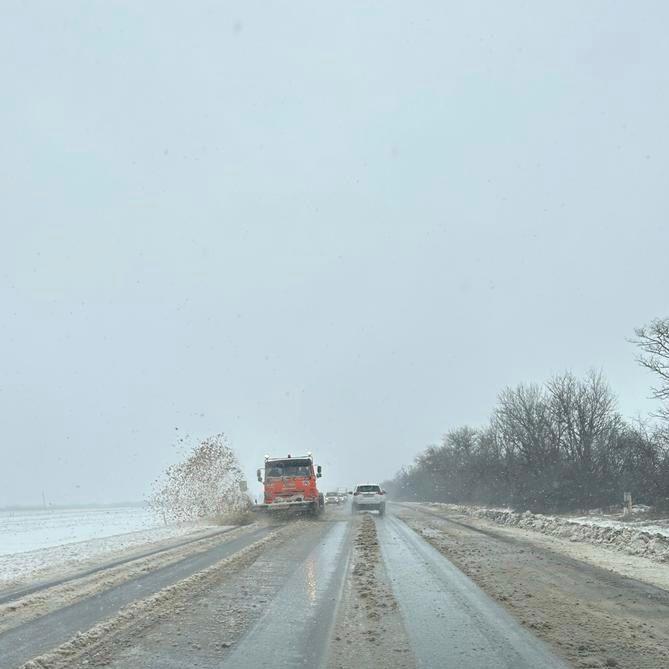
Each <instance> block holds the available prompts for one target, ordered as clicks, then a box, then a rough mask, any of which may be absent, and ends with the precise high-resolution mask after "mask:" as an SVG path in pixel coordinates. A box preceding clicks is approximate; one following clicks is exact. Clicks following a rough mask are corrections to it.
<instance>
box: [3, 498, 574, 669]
mask: <svg viewBox="0 0 669 669" xmlns="http://www.w3.org/2000/svg"><path fill="white" fill-rule="evenodd" d="M373 515H374V519H375V522H376V525H377V533H378V540H379V543H380V547H381V555H382V558H383V562H384V565H385V569H386V572H387V574H388V578H389V580H390V583H391V586H392V589H393V593H394V595H395V598H396V599H397V602H398V605H399V610H400V614H401V618H402V622H403V625H404V627H405V629H406V632H407V635H408V638H409V642H410V646H411V651H412V653H413V656H414V659H415V663H416V666H418V667H426V668H427V667H430V668H431V667H435V668H436V667H439V668H442V667H443V668H444V669H448V668H450V667H452V668H454V669H455V668H457V669H492V668H499V669H505V668H506V669H512V668H513V669H529V668H535V667H542V668H546V669H558V668H561V669H564V668H565V667H566V665H565V664H564V663H563V662H562V661H561V660H559V659H558V658H557V657H556V656H555V655H554V654H552V652H551V651H550V649H549V648H548V647H547V646H546V645H545V644H544V643H543V642H541V641H540V640H538V639H537V638H536V637H534V636H533V635H532V634H531V633H530V632H528V631H527V630H526V629H525V628H523V627H522V626H521V625H520V624H519V623H518V622H516V620H514V619H513V618H512V617H511V616H510V614H508V613H507V612H506V611H505V610H504V609H503V608H501V607H500V606H499V605H498V604H497V603H496V602H494V601H493V600H492V599H491V598H490V597H488V596H487V595H486V594H485V593H484V592H483V591H482V590H481V589H480V588H479V587H478V586H477V585H475V584H474V582H473V581H471V579H469V578H468V577H467V576H465V575H464V574H463V573H462V572H461V571H459V570H458V569H457V568H456V567H455V566H454V565H453V564H452V563H451V562H449V561H448V560H447V559H446V558H445V557H444V556H443V555H442V554H441V553H439V552H438V551H437V550H435V549H434V548H433V547H432V546H431V545H430V544H428V543H427V542H426V541H425V540H424V539H423V538H422V537H420V536H419V535H418V534H416V533H415V532H413V531H412V530H411V529H409V528H408V527H407V526H406V525H405V524H404V523H403V522H402V521H400V520H399V519H397V518H395V517H394V516H393V515H392V513H391V512H389V513H388V515H386V516H385V517H378V516H377V515H376V514H373ZM326 518H329V520H330V522H322V523H318V524H315V525H314V527H313V529H311V530H309V532H307V535H305V537H304V539H305V545H304V546H301V547H300V550H299V551H296V550H293V551H292V552H290V553H288V552H285V551H284V552H283V553H282V552H281V551H277V552H276V556H275V557H273V555H271V554H269V555H265V554H264V555H263V556H262V558H261V560H260V561H261V562H263V563H265V566H264V567H263V570H264V572H265V573H267V574H269V575H270V579H271V575H272V573H273V566H272V561H273V560H274V561H275V563H276V577H277V579H281V580H278V582H276V583H275V584H274V587H273V588H272V589H271V592H270V591H269V590H268V591H267V597H268V600H267V602H266V604H265V605H263V607H262V610H261V611H260V612H258V613H257V614H255V617H254V618H253V619H249V622H248V627H247V628H245V629H244V630H242V631H241V634H240V636H239V637H238V638H237V639H236V640H235V642H234V644H233V645H232V647H231V648H230V649H229V651H227V652H226V653H225V655H224V656H223V657H220V656H219V657H217V658H215V657H214V656H211V658H206V657H204V656H199V657H196V654H193V653H186V654H182V653H177V655H178V657H177V656H176V655H175V654H174V653H173V652H172V650H171V649H170V648H169V647H163V644H162V643H157V644H154V645H153V646H150V644H149V642H148V641H147V640H146V639H145V640H144V641H142V640H141V639H140V640H138V641H137V648H136V649H135V650H132V651H127V652H126V653H125V659H122V658H120V657H119V661H118V662H115V661H114V660H112V661H111V663H110V666H112V667H117V666H118V667H125V666H132V667H133V668H136V669H149V668H151V669H153V667H167V666H169V667H183V668H184V669H185V668H186V667H188V668H189V669H190V668H192V667H193V666H195V665H197V666H198V667H205V668H206V669H214V668H216V669H219V668H223V669H228V668H229V669H233V668H234V669H247V668H248V669H250V668H251V667H253V668H254V669H255V668H257V667H262V666H272V667H277V668H286V669H289V668H298V667H299V668H302V669H303V668H305V667H307V668H309V669H317V668H319V667H324V666H325V664H326V663H327V662H328V653H329V650H330V648H331V647H332V644H331V643H330V641H331V635H332V631H333V629H334V624H335V620H336V616H337V612H338V604H339V602H340V600H341V592H342V589H343V585H344V582H345V579H346V577H347V572H348V564H349V560H350V555H351V549H352V538H353V537H352V534H353V531H352V529H353V528H352V526H351V523H350V522H348V520H349V519H350V515H348V510H347V509H337V510H331V511H328V512H327V513H326ZM261 536H262V531H261V530H258V531H257V532H256V533H254V534H253V535H249V536H248V537H245V538H244V540H243V541H242V540H241V539H240V540H239V541H240V542H241V543H240V544H239V546H238V547H237V548H236V549H237V550H239V549H240V548H241V547H243V546H242V543H244V544H247V543H250V541H251V538H253V540H257V539H258V538H260V537H261ZM236 543H238V542H228V543H226V544H222V545H221V547H217V549H215V550H214V551H210V552H207V553H204V554H203V555H201V556H198V559H199V560H200V561H201V562H202V566H201V567H200V568H204V567H206V566H208V565H209V564H213V563H214V562H215V561H217V560H218V559H220V558H221V555H222V553H221V552H222V551H224V552H225V554H226V555H229V554H232V552H233V551H234V549H235V546H236ZM223 546H227V548H225V549H224V548H223ZM196 566H197V565H196V563H195V562H192V561H191V562H190V563H189V567H188V569H187V570H185V571H184V576H185V575H189V574H190V573H194V571H193V569H194V568H195V567H196ZM165 569H168V570H169V568H165ZM160 571H165V570H159V571H158V572H152V573H151V574H147V575H145V576H143V577H141V578H140V579H137V580H135V581H131V582H129V583H127V584H124V585H123V586H119V587H118V588H112V589H111V590H109V591H105V592H102V593H99V594H98V595H96V596H95V597H92V598H90V599H88V600H85V601H83V602H80V603H78V604H74V605H72V606H70V607H67V608H65V609H62V610H60V611H57V612H54V613H52V614H48V615H47V616H44V617H43V618H40V619H38V620H36V621H34V622H32V623H28V624H27V625H24V626H22V627H20V628H17V629H16V630H10V631H9V632H6V633H5V634H2V635H0V658H1V659H0V667H2V669H12V668H13V667H17V666H19V665H20V664H21V663H22V662H24V661H25V660H27V659H30V658H31V657H33V656H34V655H37V654H38V653H39V652H44V651H45V650H47V649H49V648H52V647H54V646H55V645H57V644H58V643H62V642H63V641H65V640H66V639H67V638H69V637H70V636H72V635H73V634H74V633H76V631H77V630H79V629H86V628H87V627H90V626H91V625H92V624H93V623H94V622H97V621H98V620H100V619H103V618H105V617H107V616H109V615H111V614H113V613H114V612H115V611H116V610H118V609H119V608H120V607H122V606H123V605H125V604H127V603H128V602H130V601H133V599H137V598H141V597H145V596H147V595H148V594H150V593H151V592H155V591H156V590H157V589H159V587H164V586H161V583H165V584H166V583H168V582H174V578H175V576H176V574H175V573H174V572H172V573H170V574H169V575H168V574H163V577H162V578H161V577H160V574H159V572H160ZM184 623H186V620H183V621H182V624H181V631H182V632H183V633H184V634H185V635H186V636H188V628H187V627H186V628H184ZM194 633H195V630H194ZM210 633H211V632H208V634H210ZM142 643H144V645H145V648H144V650H142V649H141V645H142ZM147 644H148V645H147ZM162 653H164V657H162V658H161V654H162ZM128 662H129V664H128ZM361 669H364V668H361Z"/></svg>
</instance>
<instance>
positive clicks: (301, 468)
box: [265, 459, 311, 478]
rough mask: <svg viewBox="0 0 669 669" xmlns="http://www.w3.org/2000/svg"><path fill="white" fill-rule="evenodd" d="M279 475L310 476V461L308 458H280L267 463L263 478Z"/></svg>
mask: <svg viewBox="0 0 669 669" xmlns="http://www.w3.org/2000/svg"><path fill="white" fill-rule="evenodd" d="M280 476H311V462H310V461H309V460H292V459H291V460H281V461H278V462H271V463H267V465H266V466H265V478H278V477H280Z"/></svg>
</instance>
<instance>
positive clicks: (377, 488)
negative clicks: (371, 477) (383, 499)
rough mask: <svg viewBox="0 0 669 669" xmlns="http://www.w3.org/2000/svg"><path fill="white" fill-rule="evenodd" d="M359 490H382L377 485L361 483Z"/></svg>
mask: <svg viewBox="0 0 669 669" xmlns="http://www.w3.org/2000/svg"><path fill="white" fill-rule="evenodd" d="M357 490H358V492H381V488H379V486H377V485H359V486H358V488H357Z"/></svg>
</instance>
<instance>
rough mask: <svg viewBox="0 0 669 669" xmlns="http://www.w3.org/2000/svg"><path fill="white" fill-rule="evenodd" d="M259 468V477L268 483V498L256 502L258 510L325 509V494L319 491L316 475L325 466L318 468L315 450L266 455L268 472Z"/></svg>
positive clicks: (312, 510) (316, 513)
mask: <svg viewBox="0 0 669 669" xmlns="http://www.w3.org/2000/svg"><path fill="white" fill-rule="evenodd" d="M262 474H263V471H262V469H259V470H258V481H260V483H262V484H264V502H263V504H256V505H255V507H254V510H256V511H269V512H273V511H281V510H283V509H288V510H294V511H307V512H309V513H311V514H312V515H314V516H317V515H318V514H320V513H321V512H322V511H323V508H324V500H323V494H322V493H320V492H318V487H317V486H316V479H318V478H320V476H321V466H320V465H318V467H316V468H315V469H314V459H313V458H312V457H311V453H308V454H307V455H300V456H291V455H289V456H288V457H286V458H270V457H269V455H266V456H265V476H264V479H263V475H262Z"/></svg>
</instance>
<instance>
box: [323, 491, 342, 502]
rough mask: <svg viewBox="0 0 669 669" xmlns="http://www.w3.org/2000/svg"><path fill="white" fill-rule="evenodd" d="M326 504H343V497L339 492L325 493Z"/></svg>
mask: <svg viewBox="0 0 669 669" xmlns="http://www.w3.org/2000/svg"><path fill="white" fill-rule="evenodd" d="M325 503H326V504H341V495H340V494H339V493H338V492H326V493H325Z"/></svg>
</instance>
